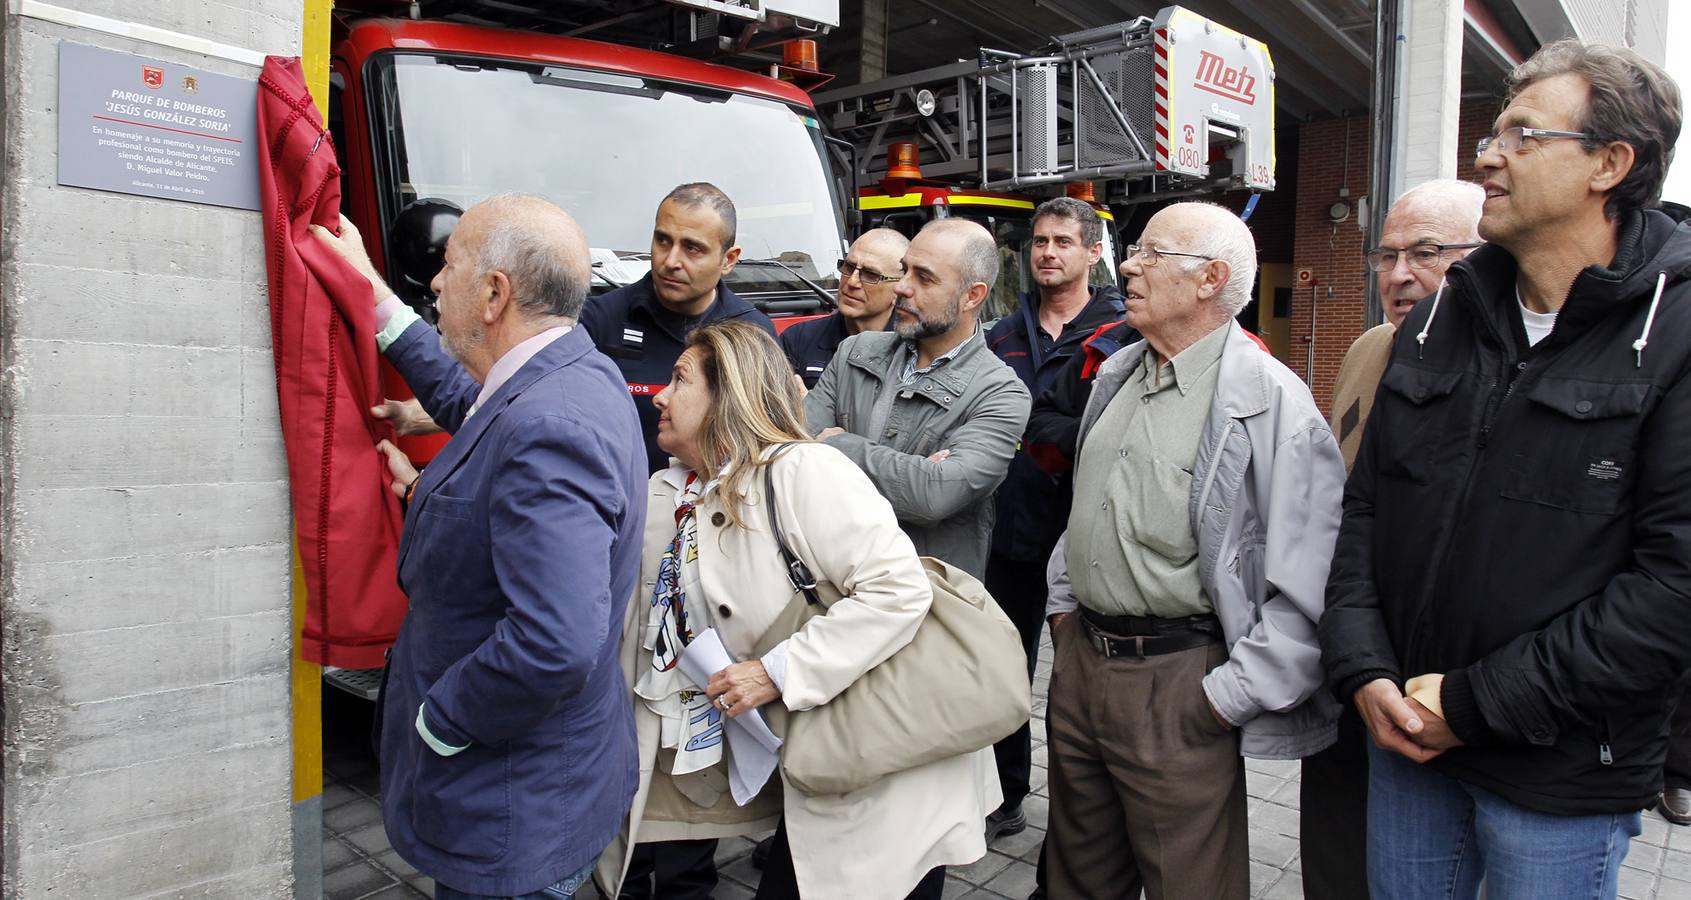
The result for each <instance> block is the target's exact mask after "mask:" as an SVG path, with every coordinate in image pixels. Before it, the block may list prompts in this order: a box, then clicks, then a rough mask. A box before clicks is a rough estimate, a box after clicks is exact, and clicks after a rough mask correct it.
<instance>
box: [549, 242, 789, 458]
mask: <svg viewBox="0 0 1691 900" xmlns="http://www.w3.org/2000/svg"><path fill="white" fill-rule="evenodd" d="M717 319H743V320H745V321H747V322H751V323H753V324H755V325H757V326H758V327H759V328H762V329H763V330H764V331H767V332H769V334H770V335H771V336H773V335H774V334H775V326H774V324H772V323H771V322H770V321H769V317H768V316H766V315H764V314H763V313H761V312H759V311H758V309H757V307H755V306H753V305H751V304H750V303H748V302H747V301H746V300H744V299H743V298H741V297H740V295H738V294H736V293H734V292H733V291H731V290H729V289H728V286H727V285H724V284H718V285H717V286H716V302H715V303H712V304H711V305H710V308H709V309H707V310H705V312H704V314H703V315H699V316H683V315H681V314H680V313H676V312H671V311H670V310H669V309H668V308H667V307H665V306H664V305H663V303H661V302H660V301H659V300H658V295H657V294H656V293H655V292H653V290H652V276H651V274H650V273H648V274H647V275H646V277H644V278H642V279H640V280H639V281H636V282H634V283H633V284H628V285H624V286H622V287H620V288H617V289H616V290H614V291H610V292H608V293H604V294H600V295H599V296H597V297H590V298H588V300H587V306H586V307H584V308H583V309H582V311H581V327H583V328H585V329H587V333H588V334H589V335H591V336H592V338H593V344H594V346H596V347H598V348H599V352H600V353H603V354H605V355H606V356H609V357H610V358H611V361H612V362H614V363H616V365H617V368H618V369H620V370H621V371H622V377H623V379H624V380H625V381H627V382H628V392H629V393H630V394H632V395H633V397H634V408H635V410H636V411H638V412H639V413H640V431H641V433H642V434H644V435H645V438H646V465H647V469H648V470H649V471H652V472H656V471H657V470H659V469H662V468H664V467H666V466H668V465H669V454H668V453H665V452H664V451H663V450H660V449H658V408H657V407H656V406H654V405H653V404H652V398H654V397H656V396H657V395H658V392H659V391H661V390H663V389H664V386H665V385H668V384H669V376H670V372H671V371H672V370H673V369H674V368H675V361H676V360H678V359H680V358H681V351H682V350H684V349H686V340H687V334H688V332H690V331H692V330H693V329H694V328H697V327H698V326H700V325H703V324H704V323H706V322H714V321H716V320H717Z"/></svg>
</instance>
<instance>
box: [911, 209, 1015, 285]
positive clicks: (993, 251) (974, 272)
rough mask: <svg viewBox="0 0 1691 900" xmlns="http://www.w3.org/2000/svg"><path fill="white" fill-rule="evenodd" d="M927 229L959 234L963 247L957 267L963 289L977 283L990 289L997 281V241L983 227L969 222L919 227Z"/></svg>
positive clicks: (937, 222)
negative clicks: (960, 233)
mask: <svg viewBox="0 0 1691 900" xmlns="http://www.w3.org/2000/svg"><path fill="white" fill-rule="evenodd" d="M930 229H932V230H934V231H956V232H962V237H963V248H962V251H961V253H960V254H959V256H958V259H957V268H958V275H959V276H960V280H961V281H962V283H963V289H964V290H968V288H969V286H970V285H972V284H975V283H977V282H979V283H981V284H984V285H986V286H987V288H988V289H989V290H990V289H991V288H992V285H993V284H994V283H995V282H997V281H998V242H997V241H995V240H993V239H992V232H989V231H987V230H986V227H985V226H983V225H981V224H980V223H979V222H972V221H970V220H968V219H935V220H933V221H932V222H929V223H928V224H926V225H923V226H922V230H923V231H928V230H930Z"/></svg>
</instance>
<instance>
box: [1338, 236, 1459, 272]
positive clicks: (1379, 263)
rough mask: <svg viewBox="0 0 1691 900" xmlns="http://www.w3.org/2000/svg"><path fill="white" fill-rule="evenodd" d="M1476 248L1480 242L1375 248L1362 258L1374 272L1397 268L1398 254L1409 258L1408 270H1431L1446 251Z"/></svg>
mask: <svg viewBox="0 0 1691 900" xmlns="http://www.w3.org/2000/svg"><path fill="white" fill-rule="evenodd" d="M1478 246H1480V242H1478V241H1474V242H1470V243H1465V244H1416V245H1415V246H1413V247H1404V248H1402V249H1398V248H1397V247H1375V248H1374V249H1372V250H1370V251H1368V252H1367V253H1365V254H1363V258H1365V259H1367V260H1368V268H1370V269H1373V270H1374V271H1376V272H1390V271H1391V270H1393V269H1395V268H1397V257H1398V254H1400V253H1401V254H1403V255H1405V256H1407V257H1408V258H1409V267H1410V268H1412V269H1431V268H1434V267H1436V266H1437V265H1438V264H1439V259H1440V258H1442V257H1443V256H1444V252H1445V251H1446V250H1472V249H1474V248H1475V247H1478Z"/></svg>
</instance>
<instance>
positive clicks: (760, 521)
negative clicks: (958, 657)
mask: <svg viewBox="0 0 1691 900" xmlns="http://www.w3.org/2000/svg"><path fill="white" fill-rule="evenodd" d="M656 402H657V406H658V409H659V410H660V413H661V416H660V418H659V422H658V444H659V446H661V447H663V448H664V449H665V450H667V451H668V452H669V453H671V454H672V455H673V456H674V457H675V462H674V464H673V465H672V466H671V468H670V469H669V470H668V471H664V472H659V473H657V474H656V475H654V476H652V480H651V483H650V488H649V492H648V507H647V515H646V544H645V546H646V552H645V559H644V562H643V564H642V571H641V580H640V586H639V587H637V588H636V590H637V594H636V596H635V597H634V602H632V603H630V604H629V614H628V617H627V620H626V622H625V623H624V628H623V647H622V664H623V668H624V674H625V676H627V678H628V680H629V683H630V685H631V687H633V688H634V692H635V698H634V705H635V719H636V727H637V730H638V733H639V747H640V787H639V790H638V792H637V793H636V794H635V798H634V806H633V809H632V810H631V811H630V813H629V822H628V827H627V829H626V831H625V833H624V834H623V836H622V837H621V838H620V839H619V840H618V841H616V842H613V843H612V845H611V846H610V848H608V849H607V851H606V852H605V855H604V856H603V857H602V858H601V860H600V865H599V879H600V881H601V883H602V884H604V885H608V886H611V887H612V888H613V895H614V887H615V886H616V885H618V884H620V882H621V878H622V873H623V870H624V867H625V866H626V864H627V859H628V854H629V852H630V851H631V849H632V847H633V844H634V843H643V842H651V841H669V840H689V839H699V838H711V837H726V836H730V835H737V834H751V833H755V832H758V831H764V830H767V829H769V828H771V827H773V826H774V825H775V824H776V821H777V819H778V818H780V819H781V820H783V823H784V832H785V835H786V837H787V840H788V843H789V844H790V847H791V857H792V869H791V876H790V877H792V878H794V879H796V887H797V892H796V896H798V897H802V898H803V900H832V898H852V900H862V898H870V900H882V898H884V900H898V898H902V897H906V896H919V897H927V896H929V895H930V892H931V896H932V897H934V898H936V900H937V898H938V897H939V886H940V883H941V881H942V880H943V867H944V866H947V865H962V864H967V863H970V862H973V861H975V860H977V859H979V858H981V857H982V856H983V855H985V853H986V843H985V840H984V834H983V822H984V819H985V817H986V814H987V813H988V812H989V811H991V810H993V809H995V808H997V805H998V802H999V799H1000V797H999V789H998V780H997V776H996V774H995V773H996V769H995V768H994V763H993V757H992V749H991V748H990V747H986V748H983V749H982V750H980V751H976V752H973V753H969V754H964V755H961V756H956V757H952V758H949V759H943V760H939V761H937V762H933V763H929V764H927V765H924V766H919V767H917V768H914V769H909V770H906V771H903V772H899V773H896V774H894V775H890V776H887V777H886V778H884V779H882V780H881V781H879V782H877V783H875V784H872V785H870V786H868V787H865V788H862V789H860V790H857V791H854V792H852V793H849V794H840V795H818V794H804V793H802V792H800V791H799V790H797V789H796V788H794V787H792V786H791V785H790V784H785V783H783V782H782V780H781V778H780V776H779V774H777V775H775V776H774V777H772V778H771V779H770V781H769V783H768V784H766V785H765V786H764V788H763V790H762V792H761V793H760V794H759V795H758V796H757V797H756V798H755V799H752V800H751V801H750V802H749V803H748V804H747V805H745V806H739V805H737V804H736V803H735V802H734V799H733V797H732V796H731V795H730V792H729V789H728V776H727V774H726V768H727V762H728V760H727V758H726V753H725V754H724V759H723V760H722V761H719V762H715V763H714V764H711V765H708V766H705V767H704V768H701V769H698V770H696V771H689V772H687V774H682V775H676V774H672V773H673V772H675V771H676V770H678V769H694V768H695V767H697V766H699V765H700V764H701V762H703V760H699V759H693V758H689V760H688V761H687V763H686V764H684V765H682V764H678V762H677V759H678V757H677V749H680V748H683V747H685V748H687V749H686V750H683V751H682V756H686V757H691V755H692V754H691V748H692V746H694V744H695V743H698V742H700V741H703V740H705V739H708V737H709V735H704V736H703V737H701V736H700V735H699V734H698V733H696V731H695V732H693V733H689V732H687V728H688V727H689V726H687V725H682V724H680V722H681V721H682V720H689V719H692V718H696V717H697V716H693V715H688V714H686V713H683V714H681V715H680V716H676V715H674V713H675V710H676V709H678V708H679V707H677V705H676V704H677V703H678V702H680V701H678V700H676V699H669V700H661V699H660V700H653V699H651V696H652V695H658V694H662V693H664V691H665V688H664V687H662V686H655V683H656V682H659V681H660V680H661V676H660V675H653V674H649V672H648V670H650V671H651V672H657V671H658V670H659V669H661V668H662V660H663V659H664V654H665V652H666V650H667V649H668V647H669V646H670V645H672V644H674V643H676V640H675V639H676V638H677V637H679V639H680V642H681V643H685V642H686V641H687V640H689V639H690V637H691V636H696V635H697V634H700V633H702V632H703V630H704V627H711V628H715V629H716V631H717V633H718V634H719V635H720V636H721V638H722V641H723V643H724V644H725V645H726V647H727V649H728V652H729V654H730V655H731V656H733V657H734V658H735V659H737V660H742V661H741V662H737V663H735V664H733V665H730V666H729V667H727V668H726V669H724V670H722V671H721V672H718V673H717V674H716V675H714V676H713V677H712V678H711V679H710V683H709V684H708V685H697V686H694V685H691V684H684V685H680V686H679V687H680V688H681V690H680V691H679V693H678V694H675V695H674V696H678V697H685V698H687V701H686V702H688V703H691V704H693V705H692V706H691V712H693V713H695V714H696V713H697V712H698V711H699V710H700V708H701V707H700V705H699V704H701V703H704V702H708V703H712V704H715V705H716V707H717V709H719V710H723V711H724V712H725V714H726V715H728V716H740V715H744V714H746V713H748V712H750V711H751V710H753V709H756V708H757V707H759V706H763V705H764V704H767V703H780V704H783V705H784V706H785V707H786V708H787V709H788V710H793V711H799V710H805V709H810V708H812V707H815V706H819V705H821V704H824V703H827V702H828V701H829V700H830V699H832V698H833V697H835V696H836V695H838V694H839V693H840V692H841V691H844V690H845V689H846V688H847V687H849V686H850V685H851V683H852V682H853V681H855V680H856V679H857V678H858V677H860V676H861V675H863V674H864V673H865V672H867V671H869V670H870V669H872V668H873V667H875V666H876V665H877V664H879V663H880V662H881V661H883V660H885V659H886V658H888V657H889V656H891V655H892V654H893V653H894V652H896V651H897V650H899V649H900V648H902V647H903V646H904V645H905V644H907V643H909V641H910V639H911V637H912V636H913V635H914V634H915V631H916V627H917V625H918V624H920V622H921V621H922V618H923V617H924V616H925V615H926V614H927V610H928V606H929V604H930V603H931V602H932V593H931V590H930V588H929V586H928V580H927V577H926V575H925V574H924V572H923V569H922V566H921V564H920V563H919V562H918V559H917V556H916V551H915V548H914V547H913V546H912V545H911V543H910V539H909V538H907V537H906V536H905V535H904V533H903V531H901V530H900V529H899V527H898V521H897V519H896V517H895V516H894V514H893V511H892V507H891V506H890V505H889V504H888V503H887V501H886V500H885V499H883V498H882V497H881V496H880V494H878V493H877V492H876V491H875V488H874V485H873V484H871V483H870V481H869V479H868V477H867V476H865V475H864V474H863V472H862V471H861V470H860V469H858V468H857V466H856V465H854V464H853V463H852V462H851V461H850V460H849V459H847V458H846V457H845V456H844V455H842V454H841V453H839V452H838V451H836V450H834V449H832V448H830V447H828V446H827V445H825V444H821V443H815V442H812V441H810V440H809V438H808V436H807V435H806V434H805V432H804V426H803V421H804V418H803V415H802V413H801V412H800V407H799V401H798V396H797V392H796V390H795V388H794V387H793V386H792V384H791V381H790V370H789V369H788V366H787V362H786V357H785V356H784V354H782V352H781V350H780V348H779V347H778V346H777V345H776V343H775V342H774V340H772V339H771V338H770V337H769V336H768V335H767V334H766V333H764V332H763V331H762V330H760V329H758V328H756V327H755V326H752V325H749V324H746V323H740V322H724V323H714V324H708V325H705V326H702V327H700V328H699V329H697V330H696V331H694V332H693V334H692V336H691V337H690V338H689V341H688V349H687V351H686V352H685V353H684V354H683V355H682V357H681V359H680V361H678V362H677V364H676V367H675V373H674V376H673V378H672V380H671V382H670V384H669V386H668V387H667V388H665V389H664V391H663V392H662V393H661V394H659V395H658V397H657V401H656ZM790 442H796V443H790ZM784 444H790V445H788V446H785V447H784V448H782V447H781V445H784ZM709 460H720V461H721V462H720V463H719V464H718V465H716V466H710V465H708V463H707V461H709ZM765 466H768V467H769V474H770V476H771V477H772V480H773V484H774V494H775V504H776V509H777V515H778V518H779V520H780V524H781V528H782V534H783V535H784V536H785V537H786V539H787V543H788V545H789V546H790V547H791V548H792V550H793V551H794V552H795V553H796V554H798V556H799V557H800V558H801V559H803V560H804V561H805V562H806V563H807V564H808V565H809V566H810V567H811V569H812V570H813V573H814V575H815V576H816V578H817V580H818V581H823V582H827V583H829V584H832V585H834V586H835V587H837V588H838V589H839V593H840V595H841V597H842V599H841V600H840V601H838V602H836V603H835V604H834V605H833V606H831V607H830V608H829V610H828V612H827V614H825V615H821V616H817V617H815V618H814V619H811V620H810V621H809V622H808V623H807V624H805V625H804V626H803V627H802V628H801V629H800V630H799V631H798V632H796V633H794V634H793V635H792V636H791V637H790V638H788V639H787V640H785V641H784V642H782V643H781V644H780V645H778V646H777V647H776V648H775V649H774V650H771V651H770V652H769V653H767V654H765V655H764V656H763V657H762V658H761V659H759V658H750V654H751V650H752V648H753V647H754V646H756V645H758V644H759V643H760V641H762V640H763V638H764V637H765V631H767V630H768V628H769V627H770V626H771V625H772V624H773V623H774V622H775V620H776V618H777V616H778V614H779V613H780V612H781V611H782V610H783V609H785V608H786V607H787V605H788V604H789V603H790V602H791V601H792V600H793V598H794V596H795V592H794V589H793V586H792V583H791V582H790V581H789V580H788V577H787V573H786V567H785V566H784V564H783V563H782V562H781V559H780V555H779V551H778V549H777V547H776V543H775V541H774V539H773V537H772V536H771V534H770V528H769V516H768V513H767V509H766V505H765V500H764V484H765V480H764V474H765V473H764V467H765ZM678 498H685V499H690V500H691V501H692V503H693V506H692V508H691V515H690V516H687V515H684V514H678V512H683V513H684V510H683V506H682V504H681V502H680V501H679V500H678ZM689 518H690V519H691V524H690V526H689V525H688V524H687V522H686V520H687V519H689ZM694 548H696V559H694V558H693V557H692V553H693V552H694ZM666 555H667V556H668V557H669V560H668V562H669V563H670V565H671V568H670V569H668V570H666V568H665V564H666ZM678 560H687V561H688V564H689V565H690V566H691V567H692V568H691V569H690V570H688V569H685V568H684V569H682V570H681V572H682V574H681V577H679V578H678V579H677V578H676V577H674V575H675V569H674V565H675V563H676V561H678ZM676 581H679V582H680V583H681V584H682V585H683V586H684V588H685V590H684V591H683V592H682V593H683V594H684V597H683V598H681V599H678V598H677V597H676V596H675V593H674V592H673V591H671V592H670V593H669V594H668V595H666V594H665V592H664V591H663V590H661V589H659V587H658V586H659V583H660V582H663V583H665V584H669V585H672V583H673V582H676ZM666 601H667V602H666ZM677 607H679V608H681V609H683V610H685V615H684V616H683V615H677V614H676V613H675V612H674V609H675V608H677ZM654 660H657V661H658V664H657V665H656V666H655V665H654ZM671 687H674V685H671ZM696 688H705V693H704V696H703V697H699V696H697V695H695V694H694V693H693V690H694V689H696ZM666 702H667V703H668V704H670V705H669V706H668V707H665V706H664V704H665V703H666ZM666 714H668V715H669V717H670V721H669V722H668V723H667V724H666V722H665V715H666ZM678 728H679V729H680V730H681V734H680V737H681V738H682V739H680V740H678V739H677V736H676V734H675V732H676V729H678ZM687 738H693V739H697V740H687ZM666 739H667V740H666ZM666 742H667V743H668V744H669V745H670V746H667V747H660V744H664V743H666ZM706 759H709V758H708V757H707V758H706ZM779 843H780V842H779V841H777V844H779ZM657 852H660V853H661V852H662V847H661V846H660V847H659V848H658V851H657ZM778 857H779V854H778V853H777V854H772V855H771V858H770V861H769V864H768V866H767V867H766V870H765V875H764V881H765V884H764V886H763V888H762V889H760V892H759V894H758V896H759V897H760V898H763V900H782V898H786V897H791V896H795V895H794V894H793V893H792V890H793V886H792V883H791V882H787V879H786V878H785V877H783V875H784V874H785V873H784V869H783V865H784V863H785V859H782V858H778ZM783 882H786V883H783ZM918 887H920V890H918V891H917V892H916V893H914V894H913V893H912V891H913V890H916V889H917V888H918Z"/></svg>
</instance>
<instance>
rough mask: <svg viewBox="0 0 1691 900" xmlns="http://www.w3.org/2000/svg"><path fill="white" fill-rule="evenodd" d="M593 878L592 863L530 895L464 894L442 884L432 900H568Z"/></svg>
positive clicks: (436, 889)
mask: <svg viewBox="0 0 1691 900" xmlns="http://www.w3.org/2000/svg"><path fill="white" fill-rule="evenodd" d="M591 877H593V863H588V864H587V865H586V866H584V867H582V869H581V871H579V872H577V873H575V874H574V875H571V876H570V877H568V878H565V879H564V880H563V881H560V882H558V883H557V884H554V885H552V886H551V887H545V888H541V889H540V890H538V891H535V892H533V893H531V894H518V895H517V896H515V897H494V896H492V895H489V894H466V893H464V892H463V891H456V890H453V889H452V888H449V887H447V886H446V885H444V884H439V883H436V884H435V886H434V900H570V898H572V897H574V896H575V892H576V891H578V890H580V889H581V886H582V885H584V884H586V883H587V879H589V878H591Z"/></svg>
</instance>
